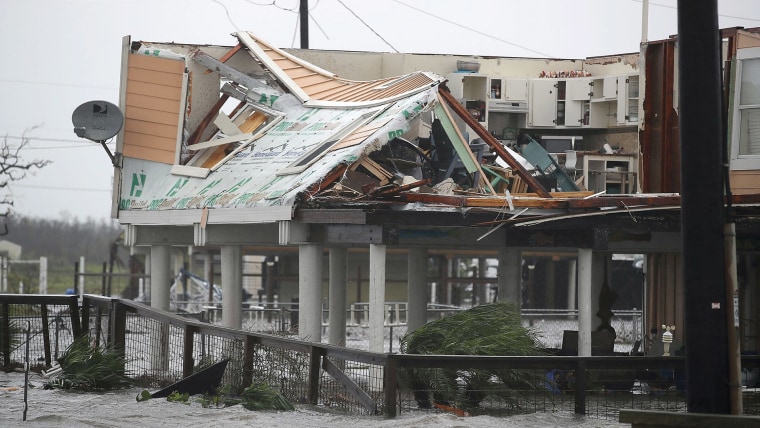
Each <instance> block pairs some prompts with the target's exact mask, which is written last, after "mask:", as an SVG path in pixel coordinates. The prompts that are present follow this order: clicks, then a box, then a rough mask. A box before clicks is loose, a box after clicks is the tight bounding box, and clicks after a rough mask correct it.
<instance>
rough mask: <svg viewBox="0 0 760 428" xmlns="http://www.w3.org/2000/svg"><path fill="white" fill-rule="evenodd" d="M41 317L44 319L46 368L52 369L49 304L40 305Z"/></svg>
mask: <svg viewBox="0 0 760 428" xmlns="http://www.w3.org/2000/svg"><path fill="white" fill-rule="evenodd" d="M40 316H41V317H42V346H43V347H44V348H45V366H46V367H50V363H51V362H52V360H51V358H50V327H49V326H48V307H47V303H40ZM56 323H57V321H56Z"/></svg>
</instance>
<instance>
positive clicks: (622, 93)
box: [616, 74, 639, 125]
mask: <svg viewBox="0 0 760 428" xmlns="http://www.w3.org/2000/svg"><path fill="white" fill-rule="evenodd" d="M617 84H618V97H617V114H616V118H617V124H618V125H636V124H638V123H639V76H638V75H635V74H633V75H628V76H620V77H618V81H617Z"/></svg>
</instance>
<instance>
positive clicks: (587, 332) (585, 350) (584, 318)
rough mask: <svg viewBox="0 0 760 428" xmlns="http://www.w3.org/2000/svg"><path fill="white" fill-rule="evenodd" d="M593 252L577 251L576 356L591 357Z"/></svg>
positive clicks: (583, 249)
mask: <svg viewBox="0 0 760 428" xmlns="http://www.w3.org/2000/svg"><path fill="white" fill-rule="evenodd" d="M593 259H594V257H593V252H592V251H591V249H590V248H579V249H578V355H579V356H590V355H591V319H592V317H593V313H592V312H591V277H592V275H591V274H592V264H593Z"/></svg>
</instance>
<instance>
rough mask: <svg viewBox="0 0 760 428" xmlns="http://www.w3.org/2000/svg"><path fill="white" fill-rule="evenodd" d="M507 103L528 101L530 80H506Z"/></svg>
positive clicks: (504, 92) (504, 91)
mask: <svg viewBox="0 0 760 428" xmlns="http://www.w3.org/2000/svg"><path fill="white" fill-rule="evenodd" d="M502 93H503V94H504V100H505V101H528V79H505V80H504V90H503V91H502Z"/></svg>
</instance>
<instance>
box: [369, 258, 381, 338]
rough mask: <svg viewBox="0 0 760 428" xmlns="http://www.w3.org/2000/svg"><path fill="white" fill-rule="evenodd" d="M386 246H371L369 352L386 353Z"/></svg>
mask: <svg viewBox="0 0 760 428" xmlns="http://www.w3.org/2000/svg"><path fill="white" fill-rule="evenodd" d="M384 325H385V245H382V244H370V246H369V350H370V352H384V347H383V330H384Z"/></svg>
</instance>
